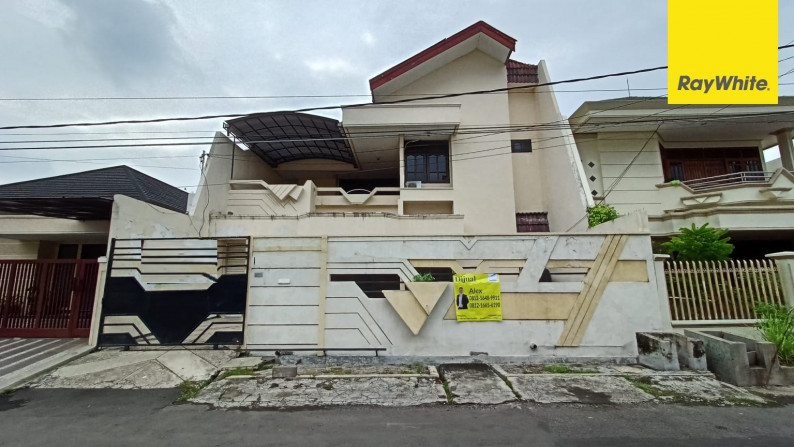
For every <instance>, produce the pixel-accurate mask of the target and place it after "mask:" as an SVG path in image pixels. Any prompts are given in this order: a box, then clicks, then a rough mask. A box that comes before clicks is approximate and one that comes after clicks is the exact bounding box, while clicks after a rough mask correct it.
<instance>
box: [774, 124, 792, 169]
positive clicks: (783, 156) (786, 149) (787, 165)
mask: <svg viewBox="0 0 794 447" xmlns="http://www.w3.org/2000/svg"><path fill="white" fill-rule="evenodd" d="M775 136H776V137H777V145H778V147H779V148H780V163H781V164H782V165H783V169H786V170H789V171H794V148H793V147H792V144H791V138H792V136H794V132H792V130H791V129H784V130H781V131H779V132H776V133H775Z"/></svg>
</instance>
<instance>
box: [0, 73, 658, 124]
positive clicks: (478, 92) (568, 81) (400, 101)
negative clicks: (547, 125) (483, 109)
mask: <svg viewBox="0 0 794 447" xmlns="http://www.w3.org/2000/svg"><path fill="white" fill-rule="evenodd" d="M665 69H667V66H660V67H651V68H642V69H639V70H631V71H624V72H619V73H608V74H603V75H596V76H589V77H583V78H574V79H566V80H562V81H552V82H545V83H539V84H534V85H532V86H515V87H503V88H497V89H489V90H476V91H470V92H461V93H447V94H443V95H430V96H421V97H417V98H406V99H398V100H394V101H383V102H378V103H377V104H378V105H389V104H405V103H409V102H415V101H426V100H435V99H446V98H455V97H460V96H468V95H482V94H486V93H496V92H509V91H512V90H527V89H534V88H538V87H548V86H552V85H560V84H573V83H578V82H585V81H593V80H598V79H606V78H612V77H618V76H628V75H634V74H640V73H649V72H653V71H658V70H665ZM370 105H372V103H359V104H348V105H335V106H320V107H306V108H302V109H296V110H293V112H310V111H317V110H331V109H340V108H343V107H365V106H370ZM247 115H250V113H244V114H240V113H229V114H223V115H203V116H191V117H170V118H155V119H146V120H118V121H102V122H79V123H61V124H39V125H20V126H3V127H0V130H14V129H52V128H62V127H89V126H109V125H116V124H146V123H162V122H170V121H198V120H207V119H219V118H238V117H242V116H247Z"/></svg>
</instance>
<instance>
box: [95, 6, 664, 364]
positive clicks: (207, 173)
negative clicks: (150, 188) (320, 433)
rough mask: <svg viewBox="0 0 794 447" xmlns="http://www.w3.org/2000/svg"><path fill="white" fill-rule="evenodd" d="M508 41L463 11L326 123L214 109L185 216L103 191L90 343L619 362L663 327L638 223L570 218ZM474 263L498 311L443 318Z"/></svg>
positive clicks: (584, 185)
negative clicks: (492, 281) (109, 199)
mask: <svg viewBox="0 0 794 447" xmlns="http://www.w3.org/2000/svg"><path fill="white" fill-rule="evenodd" d="M515 47H516V41H515V39H513V38H511V37H510V36H508V35H506V34H504V33H502V32H501V31H499V30H496V29H494V28H493V27H491V26H490V25H488V24H486V23H484V22H478V23H476V24H474V25H472V26H470V27H468V28H466V29H464V30H462V31H460V32H458V33H456V34H454V35H453V36H450V37H448V38H446V39H444V40H442V41H440V42H438V43H437V44H435V45H433V46H431V47H429V48H427V49H426V50H424V51H421V52H420V53H418V54H416V55H414V56H411V57H409V58H408V59H406V60H405V61H403V62H401V63H399V64H397V65H395V66H394V67H392V68H389V69H388V70H386V71H384V72H383V73H381V74H379V75H377V76H375V77H373V78H372V79H371V80H370V88H371V91H372V99H373V101H372V103H369V104H363V105H354V106H348V107H344V108H343V109H342V120H341V122H339V121H337V120H335V119H332V118H328V117H324V116H320V115H317V114H310V113H299V112H267V113H260V114H254V115H249V116H245V117H240V118H236V119H232V120H229V121H227V122H226V123H225V129H226V134H225V135H224V134H223V133H218V134H216V137H215V140H214V142H213V143H212V145H211V148H210V151H209V154H208V159H207V162H206V164H205V166H204V169H203V171H202V181H201V185H200V186H199V188H198V190H197V191H196V200H195V211H194V213H193V214H192V215H191V216H185V215H177V214H175V213H169V212H167V211H166V210H161V209H157V210H155V209H153V208H152V207H150V206H147V205H145V204H141V203H139V202H137V201H135V200H132V199H126V198H119V199H117V200H116V201H115V202H114V208H113V217H112V219H111V228H110V235H111V238H112V242H111V250H110V253H109V262H108V268H109V269H110V274H109V276H108V278H107V279H108V283H107V284H106V285H105V295H104V305H105V306H106V310H107V311H105V312H103V314H102V315H103V317H102V319H101V324H99V325H98V328H97V329H96V330H95V333H96V334H97V335H98V338H99V342H100V343H108V344H141V343H144V344H145V343H192V342H200V343H213V342H215V343H219V342H227V343H228V342H230V341H236V342H242V343H243V344H245V346H246V347H247V348H248V349H250V350H255V351H267V350H277V349H281V350H293V349H306V350H312V351H317V350H322V349H337V350H340V349H341V350H342V351H343V352H344V350H345V349H348V350H350V349H363V348H381V349H385V350H386V351H387V354H389V355H441V356H468V355H470V354H471V353H472V352H487V353H489V354H490V355H524V356H526V355H538V356H547V357H557V356H568V357H570V356H582V357H587V356H592V357H600V358H604V357H612V358H630V357H632V356H633V355H636V343H635V341H634V334H635V332H636V331H641V330H654V329H663V328H665V327H666V326H669V323H666V321H667V320H666V318H665V316H664V315H665V314H664V312H665V308H666V305H662V304H660V300H659V296H658V291H657V277H656V270H655V268H654V259H653V255H652V252H651V245H650V238H649V236H648V233H647V230H644V229H643V228H636V229H634V230H631V231H628V230H627V231H625V232H622V233H619V234H615V233H609V232H605V231H604V230H601V232H599V231H591V232H588V231H586V212H587V208H588V206H590V205H591V204H592V203H593V199H592V197H591V196H590V193H589V191H590V189H589V185H588V181H587V179H586V177H585V174H584V169H583V168H582V164H581V162H580V160H579V154H578V152H577V150H576V146H575V144H574V139H573V135H572V134H571V132H570V130H569V129H568V128H567V125H566V121H565V120H564V118H563V117H562V115H561V114H560V111H559V108H558V106H557V103H556V100H555V96H554V91H553V89H552V88H551V86H548V85H545V84H546V83H548V82H549V80H550V77H549V74H548V70H547V68H546V64H545V63H544V62H543V61H540V62H539V63H538V64H536V65H535V64H527V63H522V62H518V61H516V60H514V59H512V58H511V55H512V53H513V52H514V51H515ZM551 140H553V141H555V146H556V147H555V149H554V150H543V149H542V147H543V145H542V144H538V143H539V142H543V141H551ZM151 222H157V223H158V224H159V225H158V226H157V233H156V234H153V233H152V231H151ZM169 238H172V239H169ZM222 247H223V248H222ZM224 253H226V254H228V253H232V254H233V255H231V256H225V257H224V256H222V254H224ZM222 257H223V260H221V258H222ZM232 264H233V265H232ZM216 265H217V269H216V268H215V267H216ZM475 272H476V273H492V274H497V275H499V280H500V286H501V305H502V307H501V308H502V321H480V322H463V321H457V319H456V314H455V309H454V308H453V291H452V287H451V284H450V280H451V278H452V275H453V274H454V273H475ZM418 273H432V274H433V275H434V276H435V277H436V279H437V280H438V281H437V282H435V283H430V284H429V285H428V284H424V285H422V286H420V285H418V283H416V282H414V281H413V279H414V275H416V274H418ZM231 276H236V278H234V279H229V278H227V279H226V280H224V277H231ZM120 296H123V297H124V299H123V300H121V299H120V298H118V297H120ZM136 303H148V304H143V305H141V304H136ZM207 303H209V304H207ZM169 306H170V307H169ZM179 306H182V307H179ZM190 306H194V307H195V306H204V307H202V308H201V309H198V308H194V307H191V308H190V310H189V311H187V310H185V311H181V310H180V309H186V308H187V307H190ZM166 314H167V315H171V316H172V317H169V318H171V319H170V320H169V319H168V318H166V317H163V315H166ZM173 315H179V316H180V317H179V328H174V327H168V328H166V327H164V322H169V321H171V322H174V325H173V326H176V322H175V320H174V319H173V318H174V317H173Z"/></svg>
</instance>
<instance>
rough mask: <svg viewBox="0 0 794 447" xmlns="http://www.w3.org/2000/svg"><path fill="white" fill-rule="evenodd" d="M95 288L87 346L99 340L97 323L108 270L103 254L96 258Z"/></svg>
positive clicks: (99, 320) (100, 315)
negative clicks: (97, 264)
mask: <svg viewBox="0 0 794 447" xmlns="http://www.w3.org/2000/svg"><path fill="white" fill-rule="evenodd" d="M97 262H99V269H97V279H96V289H95V290H94V308H93V309H94V310H93V311H92V313H91V329H90V332H89V333H88V346H92V347H96V346H97V343H98V342H99V325H100V323H101V322H102V318H101V317H102V298H103V297H104V295H105V277H106V275H107V270H108V258H107V257H105V256H102V257H100V258H99V259H97Z"/></svg>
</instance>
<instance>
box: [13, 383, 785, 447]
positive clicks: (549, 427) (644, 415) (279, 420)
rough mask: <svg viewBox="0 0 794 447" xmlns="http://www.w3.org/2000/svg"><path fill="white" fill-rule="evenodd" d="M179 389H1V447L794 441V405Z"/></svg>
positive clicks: (768, 443)
mask: <svg viewBox="0 0 794 447" xmlns="http://www.w3.org/2000/svg"><path fill="white" fill-rule="evenodd" d="M177 395H178V392H177V391H176V390H145V391H140V390H136V391H127V390H124V391H123V390H20V391H17V392H15V393H13V394H10V395H2V396H0V446H3V447H7V446H48V447H51V446H58V447H71V446H81V447H82V446H109V445H111V446H126V445H130V446H136V447H140V446H168V447H178V446H191V447H196V446H216V445H217V446H235V445H245V446H248V445H277V446H293V445H294V446H305V445H311V446H323V445H333V446H346V445H363V446H369V445H377V446H378V447H388V446H396V445H455V446H475V445H477V446H479V445H500V446H504V445H524V446H526V445H531V446H546V445H559V446H579V445H581V446H585V445H586V446H615V445H632V446H635V445H639V446H656V445H659V446H671V445H698V446H720V447H727V446H734V445H735V446H746V445H763V446H791V445H794V424H793V423H792V422H794V405H786V406H779V407H767V408H747V407H742V408H737V407H733V408H718V407H697V406H678V405H659V404H652V405H650V404H649V405H641V406H630V405H624V406H581V405H579V406H575V405H532V404H521V405H500V406H491V407H474V406H432V407H408V408H373V407H365V408H331V409H309V410H300V411H240V410H231V411H224V410H213V409H209V408H207V407H205V406H199V405H193V404H177V405H174V404H172V402H173V401H174V400H175V399H176V397H177Z"/></svg>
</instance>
